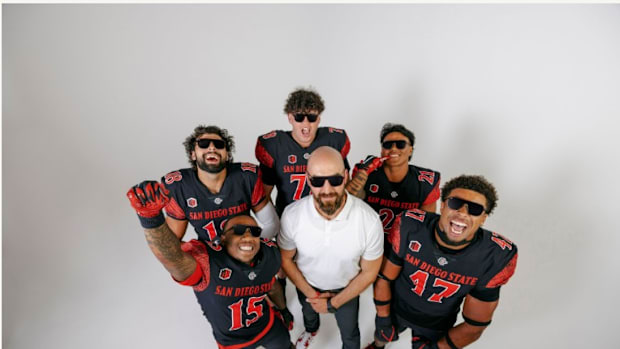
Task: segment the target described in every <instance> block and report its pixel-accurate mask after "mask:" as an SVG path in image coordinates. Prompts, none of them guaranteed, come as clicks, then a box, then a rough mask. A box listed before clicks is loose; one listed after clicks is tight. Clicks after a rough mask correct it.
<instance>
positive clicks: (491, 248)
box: [480, 228, 517, 258]
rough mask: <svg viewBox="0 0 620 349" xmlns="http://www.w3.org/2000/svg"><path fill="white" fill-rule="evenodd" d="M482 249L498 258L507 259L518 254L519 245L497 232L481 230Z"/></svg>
mask: <svg viewBox="0 0 620 349" xmlns="http://www.w3.org/2000/svg"><path fill="white" fill-rule="evenodd" d="M480 229H481V230H482V234H481V248H483V249H484V250H486V251H487V252H488V253H491V254H492V255H493V256H494V257H496V258H506V257H510V256H512V255H515V254H516V253H517V245H516V244H515V243H514V242H513V241H512V240H510V239H508V238H507V237H505V236H504V235H502V234H499V233H497V232H494V231H491V230H487V229H484V228H480Z"/></svg>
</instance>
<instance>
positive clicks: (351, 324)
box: [297, 288, 361, 349]
mask: <svg viewBox="0 0 620 349" xmlns="http://www.w3.org/2000/svg"><path fill="white" fill-rule="evenodd" d="M315 290H317V291H318V292H320V293H323V292H332V293H338V292H340V291H342V289H338V290H321V289H316V288H315ZM297 296H298V297H299V303H301V312H302V314H303V315H304V327H305V328H306V331H308V332H315V331H317V330H318V329H319V326H320V325H321V320H320V318H319V313H317V312H316V311H314V309H312V306H311V305H310V303H308V302H306V295H304V294H303V293H302V292H301V291H300V290H299V289H297ZM359 309H360V297H359V296H357V297H355V298H353V299H351V300H350V301H348V302H347V303H345V304H343V305H342V306H341V307H340V308H338V310H336V313H335V314H334V315H336V323H337V324H338V329H340V339H341V340H342V348H344V349H353V348H355V349H359V348H360V341H361V340H360V329H359V326H358V323H357V320H358V313H359Z"/></svg>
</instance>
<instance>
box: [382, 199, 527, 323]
mask: <svg viewBox="0 0 620 349" xmlns="http://www.w3.org/2000/svg"><path fill="white" fill-rule="evenodd" d="M439 217H440V216H439V215H437V214H434V213H428V212H425V211H422V210H417V209H416V210H411V211H405V212H403V213H402V214H400V215H399V216H397V218H396V220H395V222H394V226H393V228H392V229H390V232H389V235H388V239H387V240H388V242H389V244H388V245H386V247H385V248H386V250H387V251H386V255H387V258H388V259H389V260H390V261H391V262H392V263H394V264H397V265H400V266H402V270H401V273H400V275H399V276H398V278H397V279H396V280H395V281H394V284H393V295H392V309H393V311H394V312H396V314H398V315H399V316H400V317H402V318H403V319H406V320H407V321H409V322H411V324H414V325H417V326H421V327H426V328H431V329H435V330H447V329H449V328H451V327H452V326H453V325H454V323H455V321H456V316H457V314H458V312H459V309H460V306H461V303H462V301H463V298H464V297H465V296H466V295H468V294H470V295H471V296H472V297H475V298H477V299H480V300H482V301H487V302H491V301H495V300H497V299H499V288H500V286H501V285H503V284H505V283H506V282H508V280H509V279H510V277H511V276H512V274H513V273H514V271H515V268H516V265H517V246H516V245H515V244H513V243H512V242H511V241H510V240H508V239H506V238H505V237H503V236H501V235H499V234H497V233H494V232H491V231H489V230H486V229H482V228H480V229H479V230H478V232H477V233H476V236H475V238H474V241H472V243H471V244H469V245H468V246H467V247H465V248H464V249H462V250H460V251H458V252H457V251H453V250H448V249H445V248H441V247H439V245H438V244H437V243H436V241H435V237H434V232H435V228H436V227H437V224H438V222H439Z"/></svg>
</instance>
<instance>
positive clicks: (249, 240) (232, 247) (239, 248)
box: [221, 216, 260, 264]
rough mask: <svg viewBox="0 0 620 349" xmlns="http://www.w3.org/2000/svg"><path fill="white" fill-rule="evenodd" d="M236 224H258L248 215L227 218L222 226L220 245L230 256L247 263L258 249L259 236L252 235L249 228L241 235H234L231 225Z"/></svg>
mask: <svg viewBox="0 0 620 349" xmlns="http://www.w3.org/2000/svg"><path fill="white" fill-rule="evenodd" d="M237 224H243V225H247V226H255V227H257V226H258V224H256V221H255V220H254V219H253V218H252V217H250V216H236V217H233V218H231V219H229V220H228V221H227V222H226V225H225V226H224V232H223V234H222V238H221V241H222V246H223V247H224V248H225V249H226V252H227V253H228V255H230V256H231V257H232V258H234V259H236V260H238V261H240V262H243V263H248V264H249V263H250V262H251V261H252V260H253V259H254V257H255V256H256V254H257V253H258V251H259V249H260V237H254V236H252V233H250V230H249V229H247V230H246V231H245V232H244V233H243V235H236V234H235V233H234V231H233V229H232V227H233V226H235V225H237Z"/></svg>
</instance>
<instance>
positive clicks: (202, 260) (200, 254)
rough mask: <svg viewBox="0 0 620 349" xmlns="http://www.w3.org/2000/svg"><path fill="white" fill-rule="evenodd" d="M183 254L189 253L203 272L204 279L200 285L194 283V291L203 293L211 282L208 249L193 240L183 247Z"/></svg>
mask: <svg viewBox="0 0 620 349" xmlns="http://www.w3.org/2000/svg"><path fill="white" fill-rule="evenodd" d="M181 249H182V250H183V252H187V253H189V254H191V255H192V257H194V259H195V260H196V262H197V263H198V265H199V266H200V269H201V270H202V279H201V280H200V282H199V283H198V284H196V283H194V291H196V292H202V291H204V290H206V289H207V287H209V281H210V273H211V271H210V267H209V254H208V253H207V247H206V246H205V245H204V244H203V243H201V242H199V241H198V240H191V241H189V242H185V243H183V244H182V245H181Z"/></svg>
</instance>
